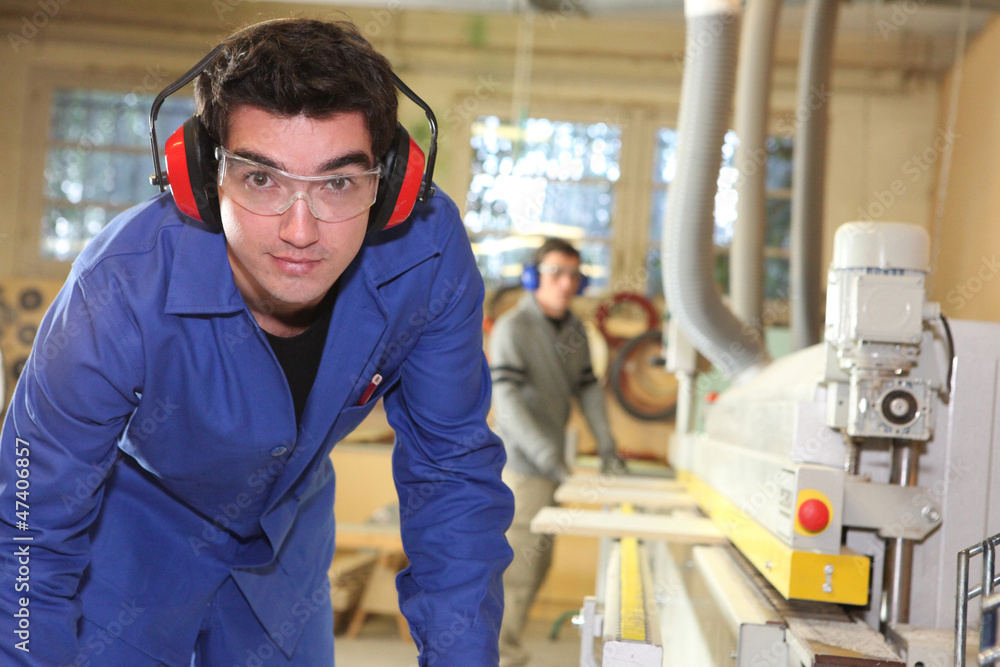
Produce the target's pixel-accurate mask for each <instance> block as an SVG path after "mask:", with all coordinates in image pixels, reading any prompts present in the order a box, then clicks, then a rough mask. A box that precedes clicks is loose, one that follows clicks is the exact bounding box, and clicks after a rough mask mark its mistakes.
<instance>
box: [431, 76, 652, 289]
mask: <svg viewBox="0 0 1000 667" xmlns="http://www.w3.org/2000/svg"><path fill="white" fill-rule="evenodd" d="M466 99H467V97H465V96H456V97H455V98H454V102H453V104H452V106H451V108H452V109H462V108H464V107H463V106H462V105H463V102H464V100H466ZM511 112H512V109H511V102H510V99H509V98H507V99H504V98H502V97H500V96H497V97H496V98H491V99H489V100H486V101H482V102H481V103H480V104H479V105H477V107H476V109H475V110H474V111H471V112H470V113H468V114H464V115H463V117H462V119H461V120H462V122H461V127H457V128H454V129H453V131H454V138H455V143H454V147H453V153H452V157H453V159H454V160H455V165H456V166H461V169H459V170H458V171H459V172H460V173H461V177H460V179H459V178H456V179H454V180H455V186H456V187H455V190H454V192H453V194H454V198H455V199H456V200H457V203H458V205H459V210H460V211H461V213H462V214H463V215H464V214H465V197H466V195H467V194H468V192H469V187H470V186H471V183H472V172H471V170H470V169H467V168H465V166H466V165H470V164H471V163H472V159H473V150H472V144H471V139H472V124H473V123H474V122H475V121H476V119H477V118H479V117H480V116H491V115H492V116H497V117H499V118H500V119H501V120H504V119H506V118H509V117H510V116H511V115H512V113H511ZM649 113H650V110H649V108H648V107H646V106H636V105H628V104H624V105H614V104H605V103H599V104H593V105H590V104H586V103H583V102H576V101H573V102H571V101H565V100H557V99H546V98H537V97H532V100H531V106H530V109H529V110H528V116H529V117H531V118H546V119H549V120H552V121H556V122H570V123H607V124H609V125H619V126H620V127H621V130H622V149H621V155H620V157H619V163H618V164H619V167H620V174H619V178H618V180H617V181H615V182H614V189H615V205H614V212H613V215H612V221H613V223H612V231H611V235H610V236H609V237H608V246H609V255H610V260H611V261H610V266H609V274H608V279H607V284H608V287H607V288H605V289H602V291H601V293H599V294H598V293H594V294H593V295H594V296H601V295H603V293H604V292H607V293H608V294H610V293H613V292H616V291H625V290H626V289H628V290H629V291H641V289H640V288H638V287H637V286H636V285H635V282H636V278H635V275H636V274H640V275H642V279H643V280H644V279H645V278H644V275H643V274H642V268H643V267H644V266H645V264H644V262H643V263H641V264H636V262H635V256H636V254H637V253H636V250H635V247H636V244H637V242H639V241H640V239H639V238H638V236H637V234H636V230H635V229H634V228H635V226H636V225H635V224H634V222H632V221H634V220H635V219H637V218H636V216H637V215H641V212H640V211H637V205H638V206H640V207H641V206H643V204H642V202H641V201H639V199H640V198H639V197H637V194H638V192H637V191H639V192H641V191H642V189H643V185H642V183H641V179H643V178H645V174H646V170H645V169H644V167H643V165H642V153H643V152H644V151H642V150H641V148H640V146H639V145H638V142H632V143H630V142H629V141H628V138H627V137H628V135H629V134H630V133H631V128H633V127H634V126H635V125H636V124H638V123H641V122H642V121H641V118H642V116H646V115H649ZM449 117H450V116H449ZM650 155H652V153H650ZM466 232H467V233H469V230H468V229H466ZM469 237H470V239H471V240H473V241H475V239H476V237H475V236H473V235H472V234H471V233H469ZM588 238H589V237H588Z"/></svg>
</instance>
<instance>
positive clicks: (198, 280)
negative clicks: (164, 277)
mask: <svg viewBox="0 0 1000 667" xmlns="http://www.w3.org/2000/svg"><path fill="white" fill-rule="evenodd" d="M165 310H166V312H167V313H169V314H172V315H210V314H223V313H235V312H239V311H241V310H243V297H242V296H240V292H239V290H238V289H236V283H235V282H234V280H233V270H232V268H231V267H230V266H229V256H228V254H227V253H226V237H225V235H223V234H215V233H212V232H207V231H204V230H202V229H198V228H196V227H194V226H192V225H189V224H184V225H183V227H182V229H181V231H180V237H179V238H178V240H177V245H176V247H175V248H174V258H173V263H172V265H171V267H170V279H169V286H168V287H167V302H166V307H165Z"/></svg>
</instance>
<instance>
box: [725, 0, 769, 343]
mask: <svg viewBox="0 0 1000 667" xmlns="http://www.w3.org/2000/svg"><path fill="white" fill-rule="evenodd" d="M781 5H782V0H748V1H747V3H746V17H745V18H744V19H743V29H742V33H741V35H740V59H739V64H738V67H737V70H736V110H735V120H734V123H733V126H734V127H733V129H734V130H736V136H738V137H739V140H740V143H739V146H738V147H737V148H736V156H735V163H736V169H737V172H738V174H739V175H738V177H737V182H736V191H737V193H738V195H739V197H738V198H737V200H736V227H735V229H734V231H733V245H732V248H730V251H729V295H730V297H731V298H732V305H733V312H734V313H736V316H737V317H739V318H740V319H741V320H743V321H744V322H746V323H747V324H748V325H749V326H751V327H753V328H754V330H755V331H756V332H757V334H758V335H763V328H764V327H763V324H762V319H763V313H764V246H765V238H766V233H767V215H766V206H765V202H766V192H767V187H766V185H767V183H766V176H767V148H766V142H767V134H768V132H767V125H768V116H769V111H770V99H771V66H772V63H773V61H774V44H775V33H776V32H777V28H778V18H779V16H780V15H781Z"/></svg>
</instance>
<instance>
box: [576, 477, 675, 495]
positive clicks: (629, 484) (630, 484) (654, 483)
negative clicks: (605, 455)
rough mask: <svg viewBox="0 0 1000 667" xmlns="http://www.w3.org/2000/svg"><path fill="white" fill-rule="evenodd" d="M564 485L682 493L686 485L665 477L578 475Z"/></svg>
mask: <svg viewBox="0 0 1000 667" xmlns="http://www.w3.org/2000/svg"><path fill="white" fill-rule="evenodd" d="M563 483H564V484H568V485H570V486H589V487H595V488H601V489H650V490H655V491H672V492H675V493H677V492H680V491H684V490H685V485H684V484H683V483H682V482H679V481H677V480H676V479H671V478H664V477H642V476H639V475H598V474H596V473H594V474H590V475H588V474H586V473H576V474H574V475H570V477H569V479H567V480H566V481H565V482H563Z"/></svg>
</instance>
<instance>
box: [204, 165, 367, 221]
mask: <svg viewBox="0 0 1000 667" xmlns="http://www.w3.org/2000/svg"><path fill="white" fill-rule="evenodd" d="M216 154H217V155H218V157H219V188H220V189H221V190H222V191H223V192H224V193H225V194H226V195H227V196H228V197H229V198H230V199H232V200H233V201H235V202H236V203H237V204H239V205H240V206H242V207H243V208H245V209H247V210H248V211H250V212H251V213H256V214H257V215H280V214H282V213H284V212H285V211H287V210H288V209H289V208H290V207H291V206H292V204H294V203H295V200H296V199H305V200H306V203H307V204H308V205H309V210H310V211H311V212H312V214H313V216H315V217H316V218H318V219H319V220H323V221H325V222H341V221H344V220H350V219H351V218H353V217H355V216H357V215H360V214H361V213H362V212H364V211H365V210H366V209H368V208H371V205H372V204H374V203H375V196H376V194H377V192H378V179H379V175H380V174H381V168H380V167H376V168H375V169H370V170H368V171H360V172H348V173H336V174H328V175H323V176H296V175H294V174H289V173H288V172H285V171H282V170H280V169H275V168H274V167H268V166H265V165H262V164H260V163H258V162H254V161H253V160H248V159H246V158H242V157H239V156H238V155H234V154H232V153H230V152H229V151H227V150H226V149H225V148H222V147H219V148H218V149H217V150H216Z"/></svg>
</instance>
